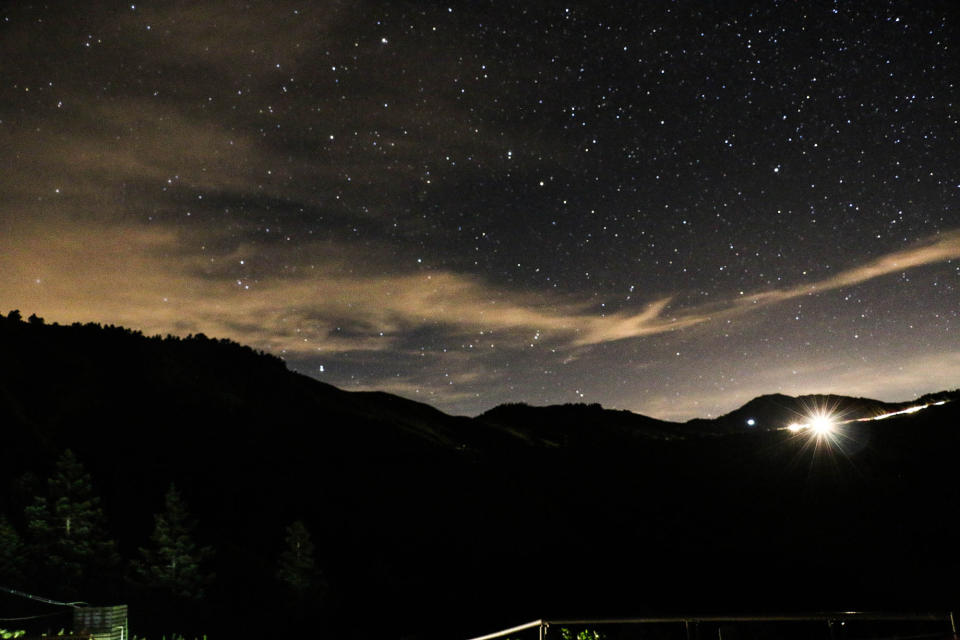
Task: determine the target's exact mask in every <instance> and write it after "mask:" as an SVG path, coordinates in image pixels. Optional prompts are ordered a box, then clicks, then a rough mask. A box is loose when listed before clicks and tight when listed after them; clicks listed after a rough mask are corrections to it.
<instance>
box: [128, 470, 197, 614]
mask: <svg viewBox="0 0 960 640" xmlns="http://www.w3.org/2000/svg"><path fill="white" fill-rule="evenodd" d="M164 503H165V509H164V512H163V513H158V514H155V515H154V529H153V533H152V534H151V536H150V547H149V548H142V547H141V548H140V561H139V562H136V563H134V570H135V571H136V573H137V575H139V576H140V577H141V578H142V579H143V580H145V581H146V583H147V584H148V585H150V586H152V587H156V588H159V589H163V590H166V591H168V592H170V593H171V594H173V595H175V596H177V597H179V598H184V599H186V600H200V599H201V598H203V596H204V593H205V589H206V587H207V585H209V584H210V583H211V582H212V581H213V575H212V574H206V573H205V572H204V569H203V563H204V562H205V561H206V560H207V559H208V558H209V557H210V556H212V555H213V549H212V548H211V547H202V548H198V547H197V544H196V542H194V540H193V529H194V527H195V523H194V522H193V521H192V520H191V519H190V516H189V513H188V512H187V506H186V503H184V501H183V499H182V498H181V497H180V493H179V492H178V491H177V488H176V487H175V486H174V485H172V484H171V485H170V489H169V490H168V491H167V494H166V496H165V497H164Z"/></svg>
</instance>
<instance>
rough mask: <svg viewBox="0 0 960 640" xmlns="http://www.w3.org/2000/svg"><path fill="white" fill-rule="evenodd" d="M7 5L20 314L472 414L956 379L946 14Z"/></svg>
mask: <svg viewBox="0 0 960 640" xmlns="http://www.w3.org/2000/svg"><path fill="white" fill-rule="evenodd" d="M635 5H637V3H622V4H621V3H614V4H612V5H608V6H603V7H598V6H593V5H592V4H566V5H564V4H554V3H536V2H534V3H530V2H516V3H511V2H493V1H488V2H451V3H425V2H350V3H340V2H323V3H297V2H263V3H252V4H249V5H246V6H240V5H230V4H227V3H222V4H221V3H208V2H197V3H190V4H186V5H174V4H170V3H135V4H129V5H118V6H116V7H114V8H113V9H99V8H98V9H93V8H88V7H84V6H82V5H81V6H74V5H70V4H59V3H55V4H51V5H46V6H28V5H19V6H14V7H10V8H6V9H3V10H2V13H0V42H2V47H3V53H2V59H3V60H4V61H5V63H4V64H3V67H2V69H0V78H2V85H0V140H2V141H3V149H4V151H5V154H4V155H5V156H6V157H7V163H6V169H5V171H3V172H2V175H0V194H2V198H0V273H2V274H3V277H2V278H0V308H4V310H6V309H12V308H19V309H21V310H22V311H23V312H25V313H27V314H29V313H37V314H38V315H41V316H44V317H45V318H46V319H47V320H48V321H57V322H61V323H63V322H73V321H98V322H104V323H116V324H124V325H127V326H131V327H133V328H139V329H142V330H143V331H144V332H146V333H177V334H184V335H185V334H187V333H196V332H204V333H207V334H208V335H212V336H218V337H229V338H232V339H234V340H237V341H240V342H243V343H246V344H250V345H251V346H254V347H257V348H261V349H264V350H267V351H270V352H273V353H276V354H278V355H282V356H283V357H284V358H285V359H286V360H287V362H288V364H289V365H290V366H291V368H294V369H296V370H298V371H301V372H303V373H306V374H308V375H312V376H314V377H317V378H319V379H321V380H324V381H327V382H330V383H333V384H336V385H338V386H341V387H343V388H346V389H383V390H387V391H391V392H395V393H399V394H401V395H404V396H407V397H411V398H415V399H420V400H423V401H425V402H428V403H430V404H433V405H435V406H437V407H439V408H441V409H443V410H446V411H449V412H454V413H466V414H475V413H478V412H480V411H483V410H485V409H487V408H490V407H492V406H494V405H496V404H498V403H501V402H506V401H525V402H529V403H531V404H547V403H559V402H600V403H602V404H604V405H605V406H609V407H617V408H624V409H631V410H635V411H639V412H642V413H647V414H650V415H654V416H657V417H663V418H672V419H687V418H691V417H694V416H708V415H716V414H718V413H722V412H725V411H729V410H731V409H733V408H734V407H736V406H738V404H739V403H742V402H744V401H746V400H748V399H750V398H752V397H753V396H755V395H758V394H761V393H772V392H783V393H793V394H797V393H813V392H835V393H845V394H852V395H867V396H874V397H878V398H880V399H884V400H902V399H908V398H911V397H914V396H916V395H919V394H922V393H924V392H928V391H934V390H938V389H942V388H954V387H956V386H957V380H958V379H960V341H958V339H957V329H958V322H960V319H958V316H957V314H958V309H960V292H958V285H960V208H958V207H960V162H958V160H957V158H958V153H957V152H958V150H960V145H958V141H960V104H958V100H960V88H958V86H957V85H958V82H960V69H958V62H957V60H958V56H957V46H958V42H957V22H956V17H955V15H956V12H955V11H953V10H952V6H951V4H950V3H948V2H929V3H910V2H872V3H839V2H837V3H830V2H816V3H814V2H767V3H737V4H736V5H732V4H730V3H722V4H717V3H698V2H650V3H639V5H638V6H635Z"/></svg>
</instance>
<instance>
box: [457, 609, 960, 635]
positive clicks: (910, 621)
mask: <svg viewBox="0 0 960 640" xmlns="http://www.w3.org/2000/svg"><path fill="white" fill-rule="evenodd" d="M557 627H559V628H560V629H561V632H559V633H557V632H555V631H553V630H552V629H551V628H557ZM568 627H571V628H573V629H574V631H573V632H571V631H570V629H568ZM597 628H599V629H600V630H602V633H601V631H598V629H597ZM534 629H536V630H537V633H538V640H552V639H553V638H556V640H568V639H569V640H584V639H586V638H589V639H590V640H599V638H601V637H604V636H607V635H609V636H611V638H610V640H621V639H624V640H625V639H628V638H630V639H640V638H642V639H647V638H650V639H657V640H659V639H664V640H668V639H677V638H679V639H682V640H706V639H708V638H716V639H717V640H747V639H766V638H778V639H792V638H798V639H799V638H803V639H804V640H808V639H816V638H823V639H826V640H855V639H867V638H870V639H873V640H881V639H884V638H890V639H893V638H897V639H898V640H907V639H914V640H920V639H923V638H929V639H941V638H942V639H954V640H960V635H958V634H957V625H956V620H955V618H954V615H953V613H952V612H947V613H877V612H862V611H840V612H827V613H813V614H796V615H794V614H777V615H756V616H748V615H744V616H709V615H708V616H697V615H691V616H671V617H651V618H600V619H592V620H590V619H584V620H562V619H557V620H534V621H532V622H528V623H526V624H522V625H518V626H515V627H511V628H509V629H503V630H500V631H496V632H494V633H489V634H486V635H482V636H477V637H474V638H470V639H469V640H496V639H497V638H504V639H505V640H518V639H515V638H511V637H510V636H514V635H516V634H523V635H531V634H532V633H533V630H534ZM576 629H581V630H583V631H587V630H588V629H589V631H587V633H586V634H584V633H583V631H581V633H579V634H578V633H576V632H575V631H576ZM594 632H597V633H594Z"/></svg>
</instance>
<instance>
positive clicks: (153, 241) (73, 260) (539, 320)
mask: <svg viewBox="0 0 960 640" xmlns="http://www.w3.org/2000/svg"><path fill="white" fill-rule="evenodd" d="M49 228H50V227H49V226H46V227H45V228H44V229H45V230H44V231H40V230H39V227H38V228H37V230H33V231H31V228H30V227H29V226H24V227H21V228H19V229H15V230H12V232H8V233H7V234H5V236H4V238H2V239H0V270H2V272H3V273H4V278H3V281H2V282H0V301H2V302H3V303H4V304H5V305H6V306H8V307H9V306H19V307H22V308H23V309H24V310H26V311H37V312H40V313H45V314H47V315H48V316H50V318H51V319H55V320H60V321H74V320H98V321H104V322H115V323H123V324H127V325H130V326H134V327H137V328H140V329H142V330H144V331H146V332H151V333H166V332H174V333H186V332H198V331H203V332H206V333H209V334H212V335H218V336H226V337H231V338H234V339H236V340H239V341H242V342H245V343H249V344H253V345H255V346H258V347H260V348H265V349H270V350H274V351H277V350H280V351H286V352H288V353H299V354H306V353H317V352H325V353H335V352H347V351H383V350H388V349H396V348H398V345H399V344H401V343H402V342H403V340H404V339H405V337H406V336H408V335H409V334H411V333H412V332H415V331H418V330H422V329H429V330H432V331H435V332H437V333H438V334H440V335H448V336H475V335H478V334H480V332H483V333H484V334H485V335H488V336H489V337H490V339H492V340H494V341H496V343H497V344H498V346H502V347H519V346H521V345H523V344H525V343H527V342H529V341H530V340H531V339H532V336H535V339H537V340H541V341H543V342H544V343H549V344H551V345H553V346H554V347H555V348H559V349H566V348H578V347H586V346H589V345H595V344H601V343H605V342H611V341H617V340H625V339H629V338H638V337H644V336H652V335H656V334H662V333H665V332H670V331H676V330H680V329H683V328H686V327H691V326H694V325H701V324H704V323H707V322H710V321H711V320H717V319H720V318H727V317H730V316H733V315H742V314H747V313H751V312H754V311H755V310H757V309H759V308H763V307H767V306H769V305H773V304H776V303H781V302H784V301H787V300H790V299H793V298H797V297H800V296H808V295H813V294H819V293H825V292H828V291H831V290H834V289H838V288H841V287H850V286H855V285H857V284H861V283H863V282H866V281H868V280H871V279H874V278H879V277H882V276H885V275H889V274H891V273H899V272H901V271H904V270H907V269H911V268H916V267H919V266H923V265H928V264H933V263H937V262H942V261H945V260H950V259H954V258H960V233H957V232H953V233H949V234H944V235H941V236H938V237H936V238H934V239H932V240H930V241H928V242H927V243H924V244H922V245H919V246H917V247H914V248H911V249H907V250H903V251H898V252H895V253H891V254H888V255H885V256H881V257H879V258H877V259H875V260H872V261H870V262H868V263H866V264H864V265H861V266H857V267H854V268H851V269H848V270H845V271H843V272H841V273H838V274H836V275H834V276H832V277H830V278H827V279H823V280H819V281H816V282H811V283H808V284H804V285H797V286H795V287H791V288H788V289H780V290H769V291H760V292H757V293H752V294H746V295H743V296H738V297H737V298H735V299H730V300H728V301H726V302H722V303H719V304H714V305H711V306H710V307H709V308H708V307H693V308H685V309H679V310H676V311H671V309H670V301H671V299H670V298H669V297H661V298H658V299H656V300H654V301H652V302H650V303H648V304H647V305H646V306H645V307H643V308H642V309H640V310H639V311H637V312H634V313H627V312H620V313H613V314H600V313H597V312H596V311H595V310H594V309H593V308H592V307H590V306H589V305H588V303H587V302H585V301H583V300H576V299H570V298H565V297H561V296H557V295H553V294H539V293H529V292H527V293H520V292H515V291H510V290H506V289H503V288H498V287H496V286H493V285H491V284H489V283H486V282H484V281H482V280H480V279H478V278H474V277H470V276H466V275H463V274H457V273H452V272H446V271H421V272H410V273H399V274H397V273H392V272H390V271H389V270H386V271H385V270H383V269H378V268H369V267H368V268H366V269H364V268H363V267H361V266H360V265H362V264H363V261H362V260H361V259H360V258H359V255H358V254H357V253H356V252H355V251H353V250H350V249H347V248H344V247H336V246H332V245H328V246H319V245H318V246H317V247H316V249H317V250H316V252H309V251H308V252H304V251H303V249H302V248H301V253H307V254H309V255H311V260H310V262H311V264H310V265H309V267H307V266H304V265H299V268H292V269H291V270H290V271H289V272H276V271H267V272H265V273H263V274H261V275H260V276H258V277H256V278H250V279H246V278H244V277H242V276H240V277H238V276H237V274H238V273H240V272H242V271H244V269H245V268H246V267H245V268H241V267H239V266H238V265H239V264H240V260H244V261H245V262H249V263H253V265H256V263H257V259H258V251H271V250H277V251H279V250H280V249H270V248H268V249H259V250H258V249H256V248H254V247H240V248H235V249H233V250H232V251H231V252H228V253H220V254H215V255H208V254H207V253H205V252H204V251H201V250H196V251H193V252H192V253H185V252H184V249H183V246H184V243H183V242H182V240H183V239H182V238H181V237H178V236H177V235H176V234H174V233H173V232H170V231H167V230H165V229H162V228H157V229H150V228H148V227H143V226H137V227H121V226H115V225H113V226H109V227H104V228H98V227H96V226H94V225H91V224H90V223H84V224H79V223H70V222H64V223H63V225H62V226H61V229H60V231H61V232H60V233H56V234H51V233H50V232H49ZM264 257H265V258H266V256H264ZM288 257H289V256H288ZM275 261H276V257H272V258H271V259H270V260H265V262H271V263H272V262H275ZM370 264H373V265H375V264H376V263H375V261H370ZM294 266H295V267H296V265H294Z"/></svg>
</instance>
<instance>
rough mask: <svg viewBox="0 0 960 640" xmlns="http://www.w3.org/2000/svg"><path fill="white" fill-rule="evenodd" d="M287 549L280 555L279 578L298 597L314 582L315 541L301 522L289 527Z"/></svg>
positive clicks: (297, 521)
mask: <svg viewBox="0 0 960 640" xmlns="http://www.w3.org/2000/svg"><path fill="white" fill-rule="evenodd" d="M285 542H286V547H285V548H284V550H283V553H281V554H280V563H279V564H280V566H279V569H278V570H277V578H278V579H279V580H280V581H281V582H283V583H284V584H285V585H287V586H288V587H289V588H290V589H291V590H292V591H293V592H294V593H296V594H297V595H303V594H304V593H306V591H307V589H309V588H310V586H311V584H312V582H313V573H314V561H313V541H312V540H311V539H310V532H309V531H307V527H306V526H305V525H304V524H303V523H302V522H301V521H299V520H296V521H295V522H293V523H292V524H291V525H290V526H288V527H287V536H286V539H285Z"/></svg>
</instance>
